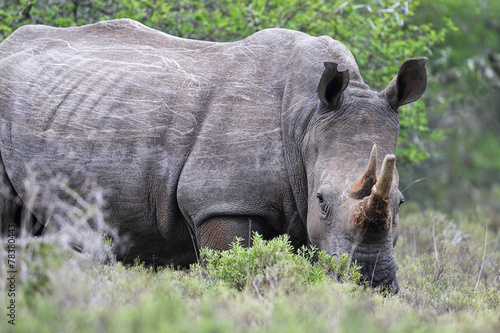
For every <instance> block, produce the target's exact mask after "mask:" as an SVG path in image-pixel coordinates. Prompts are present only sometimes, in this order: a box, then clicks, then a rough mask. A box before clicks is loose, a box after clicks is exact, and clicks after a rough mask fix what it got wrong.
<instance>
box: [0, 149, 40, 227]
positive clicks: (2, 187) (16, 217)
mask: <svg viewBox="0 0 500 333" xmlns="http://www.w3.org/2000/svg"><path fill="white" fill-rule="evenodd" d="M23 228H24V229H25V230H26V234H28V235H33V236H39V235H41V234H42V232H43V229H44V226H43V224H41V223H40V222H39V221H38V220H37V219H36V218H35V217H34V216H33V214H31V213H30V212H29V211H28V210H27V209H26V208H25V207H24V206H23V202H22V200H21V198H20V197H19V196H18V195H17V193H16V191H15V190H14V187H13V186H12V183H11V182H10V180H9V177H8V176H7V172H6V171H5V168H4V164H3V160H2V158H1V156H0V236H1V237H6V236H7V235H14V236H15V237H19V235H21V231H22V230H23Z"/></svg>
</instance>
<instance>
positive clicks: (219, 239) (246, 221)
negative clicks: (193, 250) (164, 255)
mask: <svg viewBox="0 0 500 333" xmlns="http://www.w3.org/2000/svg"><path fill="white" fill-rule="evenodd" d="M253 232H258V233H259V234H261V235H262V238H264V239H271V238H273V237H276V236H277V235H278V233H277V232H276V231H275V230H272V229H271V228H270V227H269V226H267V224H266V223H265V220H264V219H263V218H261V217H257V216H219V217H213V218H211V219H209V220H207V221H205V223H203V224H202V226H201V227H200V228H199V232H198V235H197V238H198V243H199V246H200V248H203V247H209V248H212V249H214V250H219V251H223V250H228V249H229V248H230V245H231V243H232V242H233V241H234V240H235V238H236V237H239V238H241V239H243V240H242V245H243V246H252V238H251V237H252V233H253Z"/></svg>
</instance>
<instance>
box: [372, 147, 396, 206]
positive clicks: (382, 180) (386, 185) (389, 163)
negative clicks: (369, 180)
mask: <svg viewBox="0 0 500 333" xmlns="http://www.w3.org/2000/svg"><path fill="white" fill-rule="evenodd" d="M395 169H396V156H395V155H393V154H388V155H386V156H385V158H384V162H383V164H382V170H380V174H379V176H378V180H377V183H376V184H375V185H374V186H373V189H372V193H373V194H374V195H377V196H378V197H380V198H382V199H384V200H388V199H389V196H390V194H391V188H392V179H393V178H394V170H395Z"/></svg>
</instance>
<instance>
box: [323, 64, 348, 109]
mask: <svg viewBox="0 0 500 333" xmlns="http://www.w3.org/2000/svg"><path fill="white" fill-rule="evenodd" d="M337 67H338V65H337V64H336V63H334V62H325V71H324V72H323V75H322V76H321V80H320V81H319V85H318V97H319V99H320V100H321V101H322V102H323V104H325V106H326V107H327V108H328V109H330V110H334V109H336V108H337V107H338V104H339V103H340V97H341V95H342V92H343V91H344V90H345V88H347V85H348V84H349V71H347V70H346V71H343V72H339V71H338V70H337Z"/></svg>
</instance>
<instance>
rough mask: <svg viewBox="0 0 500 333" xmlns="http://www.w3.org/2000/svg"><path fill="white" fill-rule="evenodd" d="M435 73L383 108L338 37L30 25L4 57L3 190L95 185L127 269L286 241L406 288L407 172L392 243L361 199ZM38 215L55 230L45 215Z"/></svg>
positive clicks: (384, 101) (0, 82)
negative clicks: (400, 246) (345, 257)
mask: <svg viewBox="0 0 500 333" xmlns="http://www.w3.org/2000/svg"><path fill="white" fill-rule="evenodd" d="M325 63H326V64H325ZM424 65H425V59H413V60H409V61H407V62H405V64H404V65H403V66H402V67H401V69H400V71H399V74H398V76H396V77H395V79H394V80H393V81H392V82H391V84H389V85H388V87H387V88H386V89H385V90H384V91H383V92H382V93H377V92H375V91H372V90H370V89H369V87H368V86H367V85H366V84H365V83H363V80H362V78H361V76H360V74H359V70H358V67H357V65H356V63H355V61H354V58H353V56H352V54H351V53H350V52H349V50H347V48H346V47H345V46H344V45H343V44H342V43H340V42H338V41H335V40H332V39H331V38H329V37H319V38H315V37H311V36H308V35H306V34H304V33H301V32H295V31H289V30H283V29H269V30H264V31H261V32H258V33H256V34H254V35H252V36H250V37H248V38H246V39H244V40H242V41H238V42H234V43H209V42H201V41H193V40H184V39H180V38H176V37H172V36H169V35H166V34H164V33H161V32H158V31H155V30H152V29H149V28H147V27H145V26H143V25H141V24H139V23H136V22H134V21H131V20H116V21H108V22H101V23H97V24H94V25H89V26H84V27H78V28H65V29H61V28H51V27H45V26H25V27H22V28H20V29H18V30H17V31H16V32H15V33H14V34H12V36H10V37H9V38H7V39H6V40H5V41H4V42H3V43H2V44H1V45H0V116H1V119H0V121H1V127H0V152H1V157H2V161H3V164H4V167H5V170H6V174H4V175H3V177H4V178H5V179H6V180H8V181H10V183H11V184H12V187H13V189H14V191H15V193H16V194H17V195H18V196H19V197H20V198H21V199H22V200H23V201H25V202H26V201H27V200H28V198H29V196H30V195H33V194H30V192H29V190H27V189H26V187H25V186H24V185H23V184H24V183H23V182H24V181H25V179H26V178H27V177H29V176H32V175H33V174H34V175H46V174H47V170H49V174H59V175H65V176H66V177H68V185H69V186H70V187H71V188H73V189H75V190H76V191H77V192H78V191H83V188H82V183H83V182H84V179H83V178H84V177H90V178H93V179H95V180H96V182H97V183H98V184H99V186H101V187H102V188H103V189H104V190H105V192H104V200H105V202H106V213H107V214H108V215H107V219H106V220H107V222H108V224H109V225H111V226H113V227H116V228H117V229H118V230H119V233H120V235H123V236H126V239H127V250H126V251H124V252H120V253H118V258H119V259H121V260H124V261H126V262H129V261H132V260H133V259H134V258H136V257H137V256H140V257H141V258H142V260H145V261H146V262H153V263H155V264H159V265H168V264H172V263H173V264H176V265H188V264H190V263H192V262H194V261H195V260H196V258H197V256H196V253H197V251H198V250H199V248H201V247H204V246H208V247H212V248H215V249H227V248H228V245H229V243H230V242H231V241H232V240H233V239H234V237H235V236H239V237H243V238H244V239H247V240H248V235H249V234H250V231H258V232H260V233H261V234H262V235H263V236H264V238H267V239H269V238H272V237H274V236H276V235H279V234H284V233H286V234H288V235H289V236H290V239H291V241H292V243H293V245H294V246H300V245H302V244H312V245H316V246H317V247H319V248H320V249H322V250H325V251H327V252H328V253H329V254H331V255H334V256H336V255H338V254H340V253H349V254H351V255H352V256H353V258H354V259H355V260H357V262H358V264H360V265H362V266H363V268H362V273H363V275H364V278H365V279H366V280H367V281H369V282H371V283H372V285H373V286H380V285H393V286H396V287H397V279H396V270H397V265H396V263H395V261H394V257H393V252H392V248H393V245H394V244H395V242H396V238H397V224H398V211H399V204H400V202H401V201H402V195H401V193H400V192H399V191H398V188H397V185H398V177H397V172H396V175H395V176H394V178H393V179H392V175H391V178H390V179H392V185H391V184H389V188H390V206H389V207H388V208H389V210H390V214H389V215H387V216H386V217H383V218H381V221H380V223H381V224H382V225H383V224H385V223H388V224H387V225H388V229H387V230H384V231H383V232H371V229H370V228H364V227H363V226H361V227H359V226H357V227H354V226H353V223H352V220H353V218H352V215H353V212H354V210H355V209H356V207H357V206H358V205H360V202H361V201H362V200H361V199H362V197H359V198H353V197H352V196H350V195H349V191H350V189H351V187H352V186H353V185H354V184H355V183H356V182H357V181H358V179H359V178H360V177H361V176H362V175H363V173H364V172H365V170H366V168H367V165H368V160H369V158H370V151H371V149H372V146H373V144H376V145H377V149H378V155H377V156H378V158H377V159H378V170H380V167H381V165H382V160H383V159H384V156H386V155H387V154H393V153H394V151H395V149H396V143H397V140H398V135H399V119H398V113H397V107H398V106H400V105H403V104H406V103H409V102H412V101H414V100H416V99H418V98H419V97H420V95H421V94H422V93H423V92H424V90H425V85H426V83H425V68H424ZM31 178H32V179H33V176H32V177H31ZM35 179H37V182H38V185H39V186H40V188H42V189H43V188H44V186H48V185H47V183H48V180H47V177H45V178H44V177H38V178H37V177H35ZM389 183H390V180H389ZM48 190H49V191H50V189H48ZM38 193H43V191H38ZM82 196H84V195H83V194H82ZM42 201H43V200H41V198H40V200H37V201H36V202H42ZM8 207H9V204H8V203H6V202H3V203H0V210H1V213H2V214H3V215H5V214H7V213H8V211H9V208H8ZM32 212H33V214H34V215H35V216H36V218H37V219H38V220H40V221H42V222H43V223H48V222H49V221H50V214H51V212H50V210H48V208H47V207H46V206H45V205H42V204H35V205H34V207H33V208H32ZM358 222H359V221H358ZM377 223H378V222H377ZM358 224H359V223H358ZM361 224H362V223H361Z"/></svg>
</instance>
